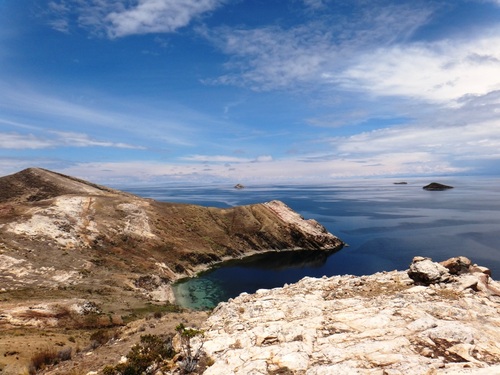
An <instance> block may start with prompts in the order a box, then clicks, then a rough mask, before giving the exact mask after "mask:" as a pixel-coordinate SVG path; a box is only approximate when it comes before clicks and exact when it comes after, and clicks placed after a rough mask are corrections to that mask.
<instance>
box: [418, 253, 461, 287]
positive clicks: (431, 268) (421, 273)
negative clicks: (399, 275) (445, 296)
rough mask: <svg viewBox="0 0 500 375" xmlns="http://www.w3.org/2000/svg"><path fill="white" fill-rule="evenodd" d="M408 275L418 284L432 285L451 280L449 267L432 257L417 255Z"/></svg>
mask: <svg viewBox="0 0 500 375" xmlns="http://www.w3.org/2000/svg"><path fill="white" fill-rule="evenodd" d="M408 276H409V277H410V278H411V279H412V280H413V281H415V283H417V284H423V285H430V284H436V283H443V282H445V283H446V282H449V281H450V278H451V275H450V272H449V271H448V269H447V268H446V267H445V266H443V265H441V264H439V263H435V262H433V261H432V260H431V259H430V258H422V257H415V258H413V262H412V264H411V265H410V268H409V270H408Z"/></svg>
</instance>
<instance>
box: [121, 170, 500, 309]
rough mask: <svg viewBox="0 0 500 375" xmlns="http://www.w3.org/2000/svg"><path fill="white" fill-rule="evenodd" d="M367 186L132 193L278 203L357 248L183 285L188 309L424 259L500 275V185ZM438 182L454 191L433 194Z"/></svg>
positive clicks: (273, 258)
mask: <svg viewBox="0 0 500 375" xmlns="http://www.w3.org/2000/svg"><path fill="white" fill-rule="evenodd" d="M405 181H407V182H408V183H407V184H406V185H396V184H394V182H398V181H397V180H391V179H379V180H373V179H366V180H358V181H344V180H340V181H338V182H335V183H332V184H330V185H316V186H299V185H275V186H247V187H246V188H244V189H241V190H238V189H234V188H233V187H232V186H203V187H200V186H158V187H148V188H145V187H141V188H128V189H126V190H128V191H130V192H132V193H134V194H137V195H140V196H143V197H150V198H154V199H157V200H161V201H170V202H184V203H194V204H200V205H204V206H213V207H230V206H236V205H244V204H252V203H260V202H266V201H269V200H273V199H279V200H281V201H283V202H285V203H286V204H287V205H288V206H289V207H291V208H292V209H294V210H295V211H297V212H299V213H300V214H302V216H304V217H305V218H306V219H310V218H313V219H316V220H318V221H319V222H320V223H321V224H323V225H324V226H325V227H326V228H327V229H328V231H330V232H331V233H333V234H335V235H336V236H338V237H340V239H342V240H343V241H344V242H345V243H347V244H348V245H349V246H348V247H344V248H343V249H342V250H340V251H338V252H336V253H333V254H329V255H327V254H324V253H321V254H320V253H311V252H280V253H276V254H274V253H271V254H268V255H258V256H254V257H249V258H247V259H244V260H242V261H232V262H228V263H225V264H222V265H220V266H218V267H217V268H215V269H213V270H211V271H209V272H205V273H202V274H200V275H199V277H197V278H192V279H189V280H185V281H182V282H180V283H178V284H177V285H176V288H175V293H176V297H177V299H178V301H179V302H180V303H181V304H182V305H184V306H185V307H190V308H198V309H199V308H211V307H214V306H215V305H216V304H217V303H218V302H220V301H224V300H227V299H229V298H232V297H235V296H237V295H238V294H240V293H241V292H249V293H252V292H254V291H256V290H257V289H260V288H266V289H269V288H273V287H278V286H282V285H284V284H285V283H293V282H296V281H298V280H300V279H301V278H302V277H304V276H314V277H322V276H323V275H326V276H333V275H343V274H353V275H365V274H371V273H374V272H378V271H384V270H386V271H390V270H394V269H398V270H404V269H407V268H408V265H409V264H410V262H411V260H412V258H413V257H414V256H416V255H422V256H427V257H431V258H432V259H434V260H435V261H441V260H444V259H447V258H450V257H453V256H458V255H464V256H467V257H469V258H470V259H471V260H472V261H473V262H474V263H477V264H479V265H483V266H486V267H489V268H490V269H491V270H492V272H493V277H494V278H495V279H499V278H500V179H493V178H466V177H454V178H451V177H448V178H439V179H429V178H426V179H422V178H420V179H414V178H412V179H407V180H405ZM432 181H437V182H440V183H444V184H447V185H451V186H454V189H450V190H446V191H426V190H423V189H422V187H423V186H424V185H426V184H428V183H430V182H432Z"/></svg>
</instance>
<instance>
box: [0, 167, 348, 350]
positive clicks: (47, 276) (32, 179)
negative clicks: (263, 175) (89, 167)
mask: <svg viewBox="0 0 500 375" xmlns="http://www.w3.org/2000/svg"><path fill="white" fill-rule="evenodd" d="M341 247H342V242H341V241H340V240H339V239H338V238H337V237H335V236H333V235H332V234H330V233H328V232H327V231H326V229H325V228H324V227H323V226H321V225H320V224H319V223H317V222H316V221H314V220H305V219H303V218H302V217H301V216H300V215H298V214H297V213H295V212H294V211H292V210H291V209H290V208H289V207H287V206H286V205H285V204H283V203H282V202H278V201H273V202H267V203H262V204H255V205H249V206H241V207H233V208H228V209H218V208H213V207H202V206H197V205H191V204H181V203H165V202H157V201H154V200H151V199H145V198H141V197H138V196H135V195H132V194H128V193H125V192H122V191H118V190H114V189H110V188H108V187H105V186H100V185H96V184H93V183H90V182H87V181H83V180H80V179H77V178H74V177H71V176H66V175H62V174H59V173H56V172H52V171H48V170H45V169H41V168H29V169H26V170H23V171H20V172H18V173H16V174H13V175H10V176H5V177H1V178H0V288H1V289H0V298H1V301H2V305H1V308H0V328H1V329H2V330H3V332H6V330H8V329H17V328H19V327H47V326H56V327H62V326H65V325H66V328H68V327H69V326H75V325H78V324H80V323H81V319H80V318H78V314H80V315H82V314H83V315H85V314H87V315H88V314H90V315H92V316H94V315H95V316H94V317H95V318H97V317H99V319H101V323H99V325H102V326H106V325H114V324H116V323H117V322H121V321H123V320H124V319H125V320H127V319H132V318H134V316H136V312H137V311H138V310H141V309H144V308H145V307H148V306H149V307H151V306H153V305H154V306H163V307H165V306H168V303H173V302H174V301H173V295H172V293H171V289H170V285H171V283H172V282H174V281H175V280H177V279H179V278H181V277H186V276H192V275H194V274H195V273H196V272H198V271H200V270H203V269H206V268H208V267H210V266H211V265H213V264H214V263H217V262H220V261H223V260H225V259H232V258H239V257H242V256H245V255H250V254H253V253H257V252H265V251H277V250H285V249H307V250H311V251H336V250H338V249H340V248H341ZM151 304H153V305H151ZM166 304H167V305H166ZM36 306H39V307H36ZM154 306H153V307H154ZM153 307H151V308H153ZM155 308H156V307H155ZM75 314H76V315H75ZM0 350H1V347H0ZM0 354H1V353H0Z"/></svg>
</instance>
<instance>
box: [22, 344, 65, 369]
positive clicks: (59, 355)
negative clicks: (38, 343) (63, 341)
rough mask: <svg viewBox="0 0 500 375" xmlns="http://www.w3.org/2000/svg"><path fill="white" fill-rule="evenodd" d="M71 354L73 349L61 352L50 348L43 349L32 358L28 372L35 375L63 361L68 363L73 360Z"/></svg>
mask: <svg viewBox="0 0 500 375" xmlns="http://www.w3.org/2000/svg"><path fill="white" fill-rule="evenodd" d="M71 354H72V349H71V348H64V349H61V350H60V351H56V350H55V349H50V348H45V349H42V350H40V351H38V352H36V353H35V354H33V356H32V357H31V360H30V364H29V369H28V372H29V374H30V375H34V374H36V373H37V371H38V370H42V369H44V368H46V367H47V366H51V365H55V364H57V363H59V362H61V361H68V360H70V359H71Z"/></svg>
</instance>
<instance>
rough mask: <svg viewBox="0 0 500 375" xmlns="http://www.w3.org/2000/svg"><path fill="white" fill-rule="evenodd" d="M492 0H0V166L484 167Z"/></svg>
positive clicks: (284, 177)
mask: <svg viewBox="0 0 500 375" xmlns="http://www.w3.org/2000/svg"><path fill="white" fill-rule="evenodd" d="M499 46H500V0H453V1H451V0H450V1H438V0H434V1H424V0H413V1H390V0H372V1H368V0H350V1H349V0H289V1H285V0H182V1H181V0H107V1H106V0H0V175H6V174H10V173H14V172H16V171H18V170H21V169H23V168H26V167H31V166H38V167H44V168H48V169H52V170H55V171H59V172H62V173H66V174H70V175H74V176H78V177H81V178H85V179H89V180H92V181H94V182H99V183H107V184H123V183H145V184H148V183H161V182H172V181H178V182H193V183H203V182H231V183H233V182H234V183H236V182H240V183H248V184H251V183H272V182H316V181H334V180H335V179H336V178H345V177H371V176H390V177H394V178H403V177H408V176H422V175H432V176H436V175H450V174H452V175H453V174H470V175H481V174H485V175H495V176H498V175H500V168H499V166H498V165H499V163H498V161H499V159H500V47H499Z"/></svg>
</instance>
